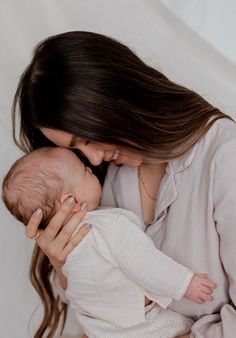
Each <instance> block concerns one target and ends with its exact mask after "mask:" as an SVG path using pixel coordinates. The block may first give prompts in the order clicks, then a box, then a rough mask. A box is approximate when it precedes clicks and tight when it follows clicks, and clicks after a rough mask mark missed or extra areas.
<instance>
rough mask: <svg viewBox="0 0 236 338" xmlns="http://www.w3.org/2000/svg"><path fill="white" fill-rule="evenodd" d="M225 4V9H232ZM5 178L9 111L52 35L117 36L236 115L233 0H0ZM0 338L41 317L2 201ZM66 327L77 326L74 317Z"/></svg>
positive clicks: (24, 337)
mask: <svg viewBox="0 0 236 338" xmlns="http://www.w3.org/2000/svg"><path fill="white" fill-rule="evenodd" d="M226 4H227V7H226ZM0 8H1V12H0V45H1V52H0V142H1V143H0V144H1V148H0V151H1V154H0V155H1V169H0V181H2V177H3V175H4V173H5V172H6V171H7V169H8V167H9V166H10V164H12V163H13V161H14V160H15V159H16V158H17V157H18V156H19V155H20V152H19V151H18V150H17V148H16V146H15V145H14V144H13V141H12V136H11V122H10V109H11V102H12V98H13V94H14V91H15V88H16V84H17V82H18V79H19V76H20V74H21V72H22V71H23V69H24V67H25V66H26V65H27V63H28V62H29V60H30V55H31V53H32V49H33V47H34V45H35V44H36V43H37V42H38V41H39V40H41V39H43V38H45V37H46V36H49V35H52V34H56V33H59V32H64V31H68V30H88V31H94V32H98V33H103V34H106V35H109V36H112V37H115V38H117V39H119V40H120V41H122V42H123V43H126V44H127V45H129V46H130V47H131V48H132V49H133V50H134V51H136V52H137V53H138V55H139V56H141V57H142V58H143V59H144V60H145V61H146V62H147V63H149V64H151V65H153V66H155V67H157V68H159V70H161V71H163V72H164V73H165V74H166V75H167V76H169V77H170V78H171V79H173V80H175V81H176V82H179V83H181V84H183V85H185V86H188V87H190V88H192V89H194V90H196V91H197V92H198V93H200V94H201V95H203V96H204V97H205V98H207V99H208V100H209V101H210V102H211V103H212V104H214V105H216V106H217V107H219V108H221V109H222V110H223V111H225V112H227V113H229V114H231V115H232V116H233V117H236V100H235V97H236V45H235V41H234V35H235V34H234V32H235V31H236V21H235V14H236V3H235V1H234V0H228V1H227V2H225V1H222V0H202V1H198V0H163V1H158V0H119V1H116V0H87V1H84V0H50V1H48V0H37V1H36V0H15V1H13V0H7V1H5V0H0ZM0 213H1V226H0V241H1V243H0V274H1V275H0V276H1V278H0V338H28V337H32V336H33V334H32V332H33V330H34V328H35V325H37V320H38V318H39V316H40V306H39V309H38V310H37V312H36V314H35V315H34V316H33V319H32V320H31V324H30V326H29V327H28V322H29V319H30V316H31V314H32V313H33V311H34V309H35V307H36V305H37V304H40V303H39V301H38V298H37V296H36V295H35V293H34V290H33V289H32V287H31V285H30V283H29V280H28V266H29V261H30V255H31V250H32V243H31V241H29V240H27V239H26V238H25V237H24V228H23V226H22V225H21V224H19V223H18V222H16V221H15V220H14V219H13V218H12V217H11V216H10V215H9V213H8V212H7V210H5V209H4V207H3V205H2V202H1V203H0ZM70 317H71V319H70V321H69V322H68V325H67V327H66V332H67V333H71V334H75V333H78V332H79V326H78V324H77V323H75V322H74V319H73V316H72V315H71V316H70Z"/></svg>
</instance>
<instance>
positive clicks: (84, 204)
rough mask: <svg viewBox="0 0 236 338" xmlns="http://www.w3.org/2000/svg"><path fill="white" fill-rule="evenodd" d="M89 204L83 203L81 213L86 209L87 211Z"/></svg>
mask: <svg viewBox="0 0 236 338" xmlns="http://www.w3.org/2000/svg"><path fill="white" fill-rule="evenodd" d="M87 206H88V203H87V202H82V203H81V204H80V211H84V210H85V209H87Z"/></svg>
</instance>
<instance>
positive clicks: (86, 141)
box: [84, 139, 92, 146]
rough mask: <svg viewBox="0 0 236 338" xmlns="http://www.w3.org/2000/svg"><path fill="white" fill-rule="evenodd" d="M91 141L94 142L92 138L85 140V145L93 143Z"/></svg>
mask: <svg viewBox="0 0 236 338" xmlns="http://www.w3.org/2000/svg"><path fill="white" fill-rule="evenodd" d="M91 142H92V140H90V139H88V140H85V142H84V145H85V146H87V145H88V144H89V143H91Z"/></svg>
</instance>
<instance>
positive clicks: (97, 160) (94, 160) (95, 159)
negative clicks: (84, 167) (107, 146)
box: [83, 146, 104, 166]
mask: <svg viewBox="0 0 236 338" xmlns="http://www.w3.org/2000/svg"><path fill="white" fill-rule="evenodd" d="M83 152H84V155H85V156H86V157H87V159H88V160H89V162H90V163H91V164H92V165H94V166H97V165H99V164H101V163H102V161H103V159H104V151H103V150H98V149H92V148H90V149H89V146H87V149H86V150H84V151H83Z"/></svg>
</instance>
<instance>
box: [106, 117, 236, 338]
mask: <svg viewBox="0 0 236 338" xmlns="http://www.w3.org/2000/svg"><path fill="white" fill-rule="evenodd" d="M102 204H103V205H106V206H113V207H120V208H126V209H129V210H131V211H133V212H134V213H136V214H137V215H139V217H140V218H141V219H142V214H141V208H140V205H141V201H140V194H139V188H138V175H137V169H135V168H128V167H125V166H122V167H116V166H114V165H112V164H111V165H110V168H109V172H108V175H107V178H106V182H105V186H104V189H103V199H102ZM141 227H142V228H145V224H144V223H143V222H142V224H141ZM146 233H147V234H148V235H149V236H150V237H151V238H152V239H153V240H154V242H155V245H156V246H157V247H158V248H159V249H160V250H161V251H162V252H164V253H165V254H167V255H168V256H170V257H173V258H174V259H175V260H176V261H178V262H179V263H181V264H184V265H185V266H187V267H189V268H190V269H191V270H192V271H194V272H195V273H197V272H207V273H208V275H209V277H210V278H211V279H212V280H213V281H215V282H216V283H217V284H218V288H217V289H216V290H215V291H214V301H212V302H206V303H204V304H201V305H198V304H194V303H193V302H190V301H189V300H187V299H182V300H180V301H178V302H173V303H172V304H171V305H170V308H171V309H173V310H175V311H177V312H180V313H184V314H186V315H188V316H194V317H196V318H199V320H198V321H197V322H196V323H195V324H194V325H193V327H192V333H191V338H193V337H195V338H232V337H233V336H234V335H235V332H236V312H235V304H236V259H235V257H236V245H235V242H236V124H235V123H234V122H232V121H230V120H228V119H221V120H218V121H217V122H215V123H214V125H213V126H212V127H211V128H210V130H209V131H208V132H207V134H206V135H205V136H204V137H202V138H201V140H200V141H199V142H198V143H197V144H196V145H195V146H194V147H193V148H192V149H191V150H190V151H189V152H188V153H186V154H185V155H183V156H182V157H180V158H178V159H175V160H172V161H170V162H169V163H168V165H167V168H166V174H165V176H164V178H163V180H162V182H161V186H160V189H159V195H158V200H157V205H156V211H155V218H154V220H153V223H152V224H150V225H149V226H148V227H147V229H146Z"/></svg>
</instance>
